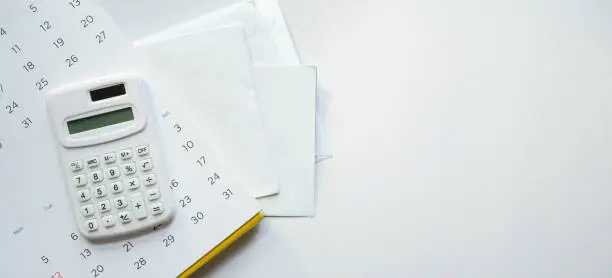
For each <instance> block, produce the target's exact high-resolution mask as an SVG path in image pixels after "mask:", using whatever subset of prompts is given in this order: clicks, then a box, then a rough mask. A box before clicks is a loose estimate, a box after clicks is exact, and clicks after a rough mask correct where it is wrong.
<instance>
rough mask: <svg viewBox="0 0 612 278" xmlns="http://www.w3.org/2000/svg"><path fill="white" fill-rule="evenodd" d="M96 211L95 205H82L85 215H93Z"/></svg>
mask: <svg viewBox="0 0 612 278" xmlns="http://www.w3.org/2000/svg"><path fill="white" fill-rule="evenodd" d="M94 212H95V210H94V206H93V205H86V206H82V207H81V214H83V216H92V215H93V214H94Z"/></svg>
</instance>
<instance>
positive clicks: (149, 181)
mask: <svg viewBox="0 0 612 278" xmlns="http://www.w3.org/2000/svg"><path fill="white" fill-rule="evenodd" d="M142 183H143V184H144V185H146V186H150V185H154V184H156V183H157V177H156V176H155V174H148V175H144V176H142Z"/></svg>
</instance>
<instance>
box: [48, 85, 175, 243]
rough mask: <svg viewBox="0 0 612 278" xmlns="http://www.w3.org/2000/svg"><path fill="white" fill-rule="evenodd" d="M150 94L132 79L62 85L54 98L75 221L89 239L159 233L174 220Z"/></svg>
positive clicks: (51, 104)
mask: <svg viewBox="0 0 612 278" xmlns="http://www.w3.org/2000/svg"><path fill="white" fill-rule="evenodd" d="M146 88H147V87H146V85H145V84H144V81H143V80H142V79H140V78H139V77H137V76H133V75H125V76H116V77H109V78H102V79H99V80H93V81H88V82H83V83H78V84H73V85H69V86H66V87H62V88H59V89H57V90H54V91H53V92H51V93H50V94H49V96H48V98H47V103H46V105H47V111H48V113H49V119H50V121H51V128H52V129H53V130H54V133H55V135H56V137H57V141H58V150H59V154H60V158H61V163H62V167H63V169H64V174H65V177H66V186H67V187H68V194H69V197H70V201H71V203H72V208H73V211H74V216H75V217H76V222H77V225H78V228H79V231H80V232H81V233H82V234H83V236H85V237H86V238H88V239H90V240H98V239H110V238H113V237H119V236H123V235H127V234H132V233H136V232H144V231H146V230H147V229H151V230H153V228H154V227H155V226H156V225H159V224H162V223H165V222H168V221H170V220H171V219H172V216H173V208H172V206H170V204H171V203H173V202H172V201H170V200H169V199H170V192H168V191H169V190H167V188H168V187H167V186H164V185H165V184H166V183H167V175H166V172H165V171H164V170H165V169H164V167H163V163H164V162H165V161H164V158H163V157H162V151H161V149H160V148H161V145H160V143H159V135H158V133H157V129H156V128H155V124H154V123H155V121H154V118H152V117H155V114H154V111H153V107H152V104H151V103H152V101H150V96H149V95H148V92H147V91H146Z"/></svg>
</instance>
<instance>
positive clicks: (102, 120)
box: [68, 107, 134, 134]
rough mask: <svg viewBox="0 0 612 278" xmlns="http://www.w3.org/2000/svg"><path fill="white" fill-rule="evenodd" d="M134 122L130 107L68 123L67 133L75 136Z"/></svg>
mask: <svg viewBox="0 0 612 278" xmlns="http://www.w3.org/2000/svg"><path fill="white" fill-rule="evenodd" d="M132 120H134V112H133V111H132V108H131V107H128V108H123V109H119V110H115V111H111V112H107V113H103V114H98V115H94V116H89V117H86V118H80V119H76V120H72V121H68V133H70V134H77V133H81V132H85V131H89V130H94V129H98V128H102V127H107V126H111V125H116V124H120V123H124V122H129V121H132Z"/></svg>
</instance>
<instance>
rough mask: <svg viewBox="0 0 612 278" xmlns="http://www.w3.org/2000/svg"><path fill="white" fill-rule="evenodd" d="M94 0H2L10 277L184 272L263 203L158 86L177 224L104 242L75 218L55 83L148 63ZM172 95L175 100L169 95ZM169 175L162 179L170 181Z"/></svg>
mask: <svg viewBox="0 0 612 278" xmlns="http://www.w3.org/2000/svg"><path fill="white" fill-rule="evenodd" d="M129 45H130V44H129V42H127V41H126V40H125V39H124V38H123V36H122V35H121V33H120V31H119V30H118V29H117V28H116V27H115V26H114V24H113V23H112V22H111V21H110V19H109V18H108V16H107V15H106V14H105V12H104V11H103V10H102V9H101V8H99V7H98V6H97V3H95V2H93V1H90V0H62V1H54V0H53V1H52V0H46V1H32V2H28V1H17V0H15V1H4V2H2V3H1V4H0V108H2V109H0V186H2V189H3V192H2V195H0V219H1V221H2V225H0V244H2V246H3V248H2V251H1V252H2V257H3V260H4V261H3V266H2V267H1V268H0V274H3V275H5V276H7V277H55V278H59V277H173V276H177V275H178V274H180V273H182V272H183V271H184V270H185V269H187V268H188V267H189V266H190V265H191V264H193V263H194V262H195V261H197V260H198V259H199V258H201V257H202V256H203V255H204V254H205V253H207V252H208V251H210V250H211V249H212V248H214V247H215V246H216V245H217V244H219V243H220V242H221V241H223V240H224V239H225V238H226V237H227V236H229V235H230V234H231V233H232V232H234V231H235V230H236V229H238V228H239V227H240V226H242V225H243V224H244V223H245V222H247V221H248V220H249V219H251V218H252V217H253V216H254V215H256V214H257V213H258V212H259V208H258V207H257V204H256V202H255V201H254V200H253V199H252V198H251V197H250V196H248V195H246V194H242V193H241V192H242V191H241V190H240V189H239V188H237V186H238V185H237V184H236V181H235V180H234V179H232V177H231V175H226V173H228V172H227V171H226V170H225V169H224V166H223V163H222V161H220V158H219V157H217V156H216V155H215V153H214V150H213V149H212V148H211V147H210V145H208V144H207V141H206V139H205V138H203V137H201V136H199V132H198V130H197V127H196V126H193V125H190V124H189V122H190V121H189V120H188V119H187V118H185V116H184V115H181V114H180V113H181V111H180V109H175V108H174V107H180V106H179V105H180V104H174V105H173V104H172V102H170V101H165V100H164V99H171V93H170V92H159V91H155V88H152V89H153V90H154V93H155V94H156V95H155V97H156V100H155V101H156V104H157V108H158V109H157V112H156V117H155V119H156V120H158V121H159V122H158V125H157V126H158V127H159V128H160V129H161V131H162V134H163V141H164V143H165V146H164V147H165V153H166V158H167V163H166V165H165V166H167V167H169V173H170V176H171V178H170V180H168V181H164V182H165V183H166V184H165V185H164V186H169V187H170V188H171V189H172V192H173V193H174V194H175V196H174V199H175V200H176V215H175V217H174V220H173V221H172V222H171V223H170V224H169V225H167V226H165V227H157V228H156V229H155V230H154V231H151V232H150V233H148V234H146V235H143V236H139V237H132V238H126V239H123V240H120V241H116V242H109V243H104V244H93V243H90V242H88V241H87V240H85V239H84V238H82V237H81V236H80V235H79V234H78V232H77V230H76V224H75V221H74V219H73V215H72V212H71V208H70V205H69V200H68V197H67V194H66V186H65V184H64V183H65V181H64V177H63V176H62V174H61V171H60V167H61V166H60V165H58V164H59V159H58V157H57V153H56V149H55V148H56V143H55V142H54V138H53V136H52V134H51V131H50V129H49V127H48V125H47V118H46V112H45V107H44V95H45V93H47V92H48V91H49V90H51V89H52V88H54V87H56V86H60V85H62V84H65V83H69V82H74V81H78V80H82V79H86V78H91V77H95V76H99V75H104V74H110V73H117V72H122V71H131V72H133V71H138V63H137V62H135V61H137V60H138V59H136V53H134V51H133V50H132V49H131V48H130V47H129ZM160 104H163V105H160ZM160 182H161V181H160Z"/></svg>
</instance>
